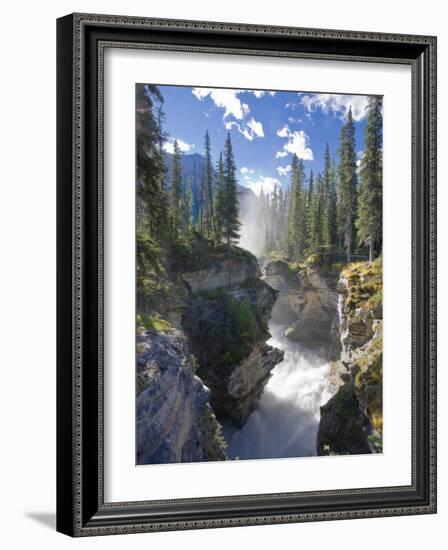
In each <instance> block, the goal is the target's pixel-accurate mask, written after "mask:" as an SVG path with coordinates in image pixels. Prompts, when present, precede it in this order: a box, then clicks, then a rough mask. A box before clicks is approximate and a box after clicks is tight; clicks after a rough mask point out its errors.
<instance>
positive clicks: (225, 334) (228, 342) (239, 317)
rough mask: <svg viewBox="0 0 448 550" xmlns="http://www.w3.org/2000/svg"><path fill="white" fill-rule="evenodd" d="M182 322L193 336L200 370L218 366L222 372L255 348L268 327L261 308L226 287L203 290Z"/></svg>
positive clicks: (205, 370) (191, 340)
mask: <svg viewBox="0 0 448 550" xmlns="http://www.w3.org/2000/svg"><path fill="white" fill-rule="evenodd" d="M183 326H184V328H185V330H186V332H187V333H188V335H189V337H190V343H191V346H192V348H191V349H192V352H193V353H194V354H195V355H196V357H197V358H198V361H199V365H200V371H199V372H200V373H202V374H204V373H206V372H207V371H208V370H209V369H213V370H215V369H218V371H219V372H221V373H222V374H223V375H226V373H227V372H228V371H229V369H228V367H229V366H231V365H235V364H236V363H239V362H240V361H241V360H242V359H243V358H245V357H247V356H248V355H249V354H250V352H251V351H252V349H253V347H254V344H255V343H256V342H257V341H259V340H260V338H261V336H262V334H263V333H264V331H265V329H266V325H265V323H264V321H263V316H262V312H260V311H258V310H257V306H256V305H252V304H251V303H250V302H249V301H247V300H237V299H236V298H234V297H233V296H232V295H231V294H229V293H227V292H226V291H225V290H224V289H216V290H212V291H207V292H202V293H200V294H199V295H197V296H195V297H194V299H193V300H192V302H191V304H190V307H189V308H188V309H187V311H186V313H185V315H184V318H183Z"/></svg>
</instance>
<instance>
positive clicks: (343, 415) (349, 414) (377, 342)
mask: <svg viewBox="0 0 448 550" xmlns="http://www.w3.org/2000/svg"><path fill="white" fill-rule="evenodd" d="M338 291H339V292H340V301H341V303H340V314H341V342H342V353H341V359H340V361H338V362H336V363H334V364H333V365H332V371H333V372H332V378H333V383H334V384H335V386H336V388H337V391H336V393H335V395H333V397H332V398H331V399H330V400H329V401H328V402H327V403H326V404H325V405H324V406H323V407H321V418H320V424H319V430H318V435H317V453H318V454H319V455H328V454H363V453H377V452H381V450H382V344H383V340H382V306H381V304H382V280H381V265H380V264H379V262H378V261H377V262H376V263H375V264H373V265H372V266H370V265H369V264H353V266H349V267H348V268H347V269H346V270H344V272H342V276H341V279H340V281H339V284H338Z"/></svg>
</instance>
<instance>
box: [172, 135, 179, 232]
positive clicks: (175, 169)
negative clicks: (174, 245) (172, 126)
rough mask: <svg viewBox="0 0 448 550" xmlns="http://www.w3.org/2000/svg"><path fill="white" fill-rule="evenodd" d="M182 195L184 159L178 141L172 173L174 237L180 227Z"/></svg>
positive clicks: (175, 145)
mask: <svg viewBox="0 0 448 550" xmlns="http://www.w3.org/2000/svg"><path fill="white" fill-rule="evenodd" d="M181 194H182V158H181V152H180V149H179V144H178V143H177V139H176V140H175V141H174V153H173V167H172V172H171V205H170V222H171V231H172V234H173V236H174V237H176V236H177V234H178V231H179V227H180V223H181V220H180V198H181Z"/></svg>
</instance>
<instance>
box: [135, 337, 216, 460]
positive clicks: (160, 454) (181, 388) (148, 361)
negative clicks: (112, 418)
mask: <svg viewBox="0 0 448 550" xmlns="http://www.w3.org/2000/svg"><path fill="white" fill-rule="evenodd" d="M209 400H210V390H209V389H208V388H207V387H206V386H205V385H204V384H203V383H202V380H201V379H200V378H199V377H198V376H196V361H195V359H194V357H193V356H192V355H191V354H190V352H189V348H188V343H187V339H186V337H185V335H184V334H183V333H182V332H181V331H179V330H177V329H168V330H165V331H163V332H160V331H159V332H156V331H154V330H147V331H145V332H144V333H142V334H140V335H139V336H138V338H137V411H136V414H137V432H136V433H137V464H149V463H151V464H161V463H171V462H200V461H204V460H224V459H225V458H226V454H225V442H224V439H223V436H222V430H221V426H220V424H219V423H218V421H217V420H216V417H215V414H214V412H213V410H212V408H211V406H210V402H209Z"/></svg>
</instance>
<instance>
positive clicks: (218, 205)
mask: <svg viewBox="0 0 448 550" xmlns="http://www.w3.org/2000/svg"><path fill="white" fill-rule="evenodd" d="M224 207H225V193H224V161H223V159H222V152H221V153H219V160H218V164H217V166H216V182H215V216H216V239H217V241H218V242H220V241H221V238H222V227H223V221H224V215H225V212H224Z"/></svg>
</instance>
